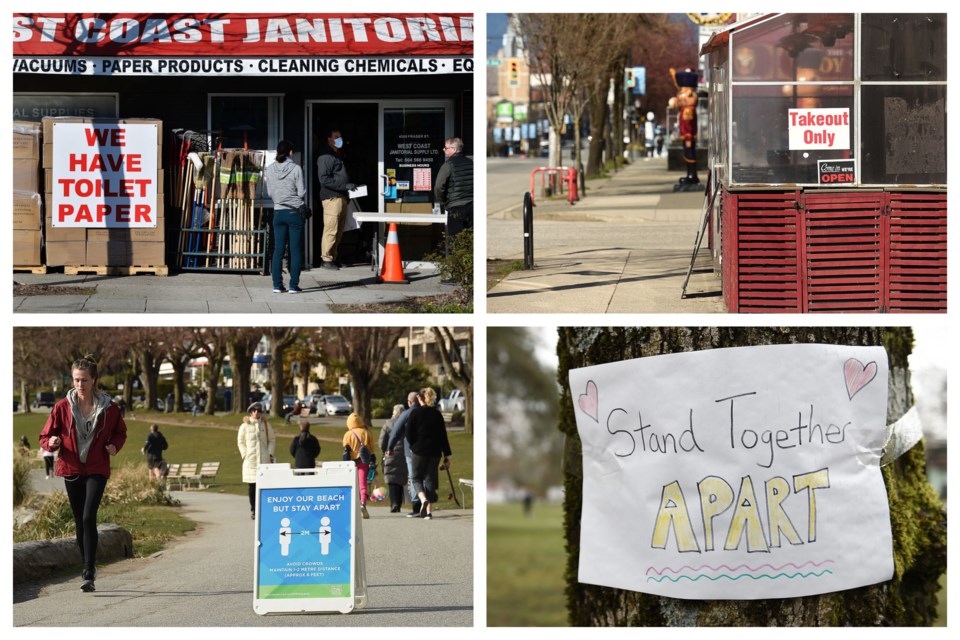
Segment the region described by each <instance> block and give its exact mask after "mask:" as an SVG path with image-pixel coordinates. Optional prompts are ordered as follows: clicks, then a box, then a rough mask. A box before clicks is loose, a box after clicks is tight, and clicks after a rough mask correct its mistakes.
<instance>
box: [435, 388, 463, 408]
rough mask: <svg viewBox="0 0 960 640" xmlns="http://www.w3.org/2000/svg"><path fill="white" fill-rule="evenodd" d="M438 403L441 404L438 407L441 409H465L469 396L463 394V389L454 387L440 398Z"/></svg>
mask: <svg viewBox="0 0 960 640" xmlns="http://www.w3.org/2000/svg"><path fill="white" fill-rule="evenodd" d="M437 404H438V405H439V407H438V408H439V409H440V411H447V412H450V411H463V410H464V407H466V406H467V398H466V396H464V395H463V391H460V389H454V390H453V391H451V392H450V393H448V394H447V395H446V396H444V397H442V398H440V401H439V402H438V403H437Z"/></svg>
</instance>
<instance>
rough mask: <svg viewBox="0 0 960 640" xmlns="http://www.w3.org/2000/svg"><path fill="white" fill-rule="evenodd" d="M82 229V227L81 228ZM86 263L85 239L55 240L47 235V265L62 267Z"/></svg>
mask: <svg viewBox="0 0 960 640" xmlns="http://www.w3.org/2000/svg"><path fill="white" fill-rule="evenodd" d="M81 231H82V229H81ZM67 264H69V265H85V264H87V243H86V242H85V241H82V242H81V241H71V242H56V241H51V240H50V236H49V234H48V235H47V265H49V266H51V267H62V266H63V265H67Z"/></svg>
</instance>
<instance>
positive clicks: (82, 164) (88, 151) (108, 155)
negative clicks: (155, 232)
mask: <svg viewBox="0 0 960 640" xmlns="http://www.w3.org/2000/svg"><path fill="white" fill-rule="evenodd" d="M157 126H158V125H155V124H93V123H74V122H62V123H55V124H54V125H53V149H54V156H53V204H52V209H51V216H52V218H53V226H54V227H90V228H109V229H127V228H154V227H156V226H157V217H158V207H157V178H158V171H157V169H158V167H157V138H158V135H157Z"/></svg>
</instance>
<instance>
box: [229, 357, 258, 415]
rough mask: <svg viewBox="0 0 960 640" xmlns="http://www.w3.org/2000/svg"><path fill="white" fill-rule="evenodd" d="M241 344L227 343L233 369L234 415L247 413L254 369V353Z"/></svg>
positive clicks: (232, 408)
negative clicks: (251, 374)
mask: <svg viewBox="0 0 960 640" xmlns="http://www.w3.org/2000/svg"><path fill="white" fill-rule="evenodd" d="M245 346H246V345H243V344H241V343H239V342H234V341H229V342H227V353H228V354H229V355H230V364H231V366H232V367H233V407H231V409H230V410H231V411H232V412H233V413H246V412H247V406H249V405H248V403H247V396H248V394H249V393H250V368H251V367H253V352H252V351H247V350H246V348H244V347H245Z"/></svg>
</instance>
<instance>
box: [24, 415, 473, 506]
mask: <svg viewBox="0 0 960 640" xmlns="http://www.w3.org/2000/svg"><path fill="white" fill-rule="evenodd" d="M138 418H143V419H137V420H134V419H128V420H126V423H127V442H126V444H125V445H124V447H123V449H121V450H120V453H119V454H117V457H116V459H115V460H114V464H115V465H118V464H119V465H123V464H125V463H126V464H136V463H138V462H141V461H142V460H144V458H143V456H142V455H141V454H140V447H142V446H143V443H144V441H145V440H146V439H147V433H148V431H149V430H150V424H151V422H153V421H157V422H159V421H161V420H166V419H175V420H176V421H177V422H180V423H182V424H178V425H173V424H160V431H161V432H162V433H163V435H164V436H165V437H166V439H167V442H168V443H169V445H170V448H169V449H167V451H166V454H165V458H166V460H167V461H168V462H170V463H176V462H180V463H191V462H196V463H198V464H200V463H203V462H220V472H219V474H218V475H217V479H216V482H215V484H214V486H213V487H212V488H211V489H209V490H211V491H220V492H224V493H233V494H237V495H246V494H247V485H246V484H244V483H243V482H242V480H241V476H240V466H241V461H240V453H239V451H237V430H238V429H239V427H240V421H241V420H242V417H241V416H215V417H207V416H197V417H196V418H194V417H193V416H191V415H190V414H178V415H177V416H176V417H172V416H170V415H169V414H161V413H157V414H152V415H151V414H146V415H141V416H138ZM46 419H47V415H46V414H43V413H30V414H14V416H13V440H14V442H15V443H18V442H19V441H20V436H22V435H26V436H27V438H28V439H29V441H30V447H31V448H32V449H33V450H34V451H36V450H37V447H38V446H39V444H38V437H39V435H40V431H41V430H42V429H43V425H44V423H45V422H46ZM383 422H384V421H383V420H375V421H374V424H375V425H376V426H375V428H374V429H372V431H373V434H374V437H375V438H378V437H379V435H380V426H381V425H382V424H383ZM345 423H346V421H345V420H344V424H345ZM270 425H271V426H272V427H274V428H276V430H277V450H276V455H277V462H289V463H291V464H293V457H292V456H291V455H290V441H291V440H292V439H293V436H294V435H295V434H297V433H299V428H298V427H297V426H296V425H290V424H287V423H286V422H284V421H283V420H282V419H276V418H274V419H271V420H270ZM310 430H311V432H313V434H314V435H316V436H317V438H319V439H320V447H321V448H320V457H319V459H320V460H323V461H328V460H340V457H341V455H342V453H343V447H342V446H341V445H340V442H341V439H342V437H343V433H344V430H345V427H344V426H332V427H320V426H316V425H314V426H311V428H310ZM450 448H451V449H452V450H453V454H454V455H453V465H452V469H451V473H452V475H453V483H454V487H456V488H457V498H458V499H459V484H458V482H459V479H460V478H473V477H474V474H473V436H472V435H467V434H464V433H459V432H457V433H450ZM377 456H378V458H379V451H378V452H377ZM38 464H42V463H38ZM377 483H378V484H382V476H379V475H378V477H377ZM384 489H385V490H386V487H384ZM449 493H450V485H449V481H448V480H447V478H446V473H444V472H441V475H440V491H439V494H440V497H441V503H440V506H442V507H445V506H447V505H448V504H449V505H450V506H452V507H454V508H456V505H455V504H454V502H453V500H449V503H448V502H447V499H446V498H447V496H448V494H449ZM466 501H467V505H466V506H467V507H468V508H472V507H473V496H472V495H471V492H469V491H468V492H466Z"/></svg>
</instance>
